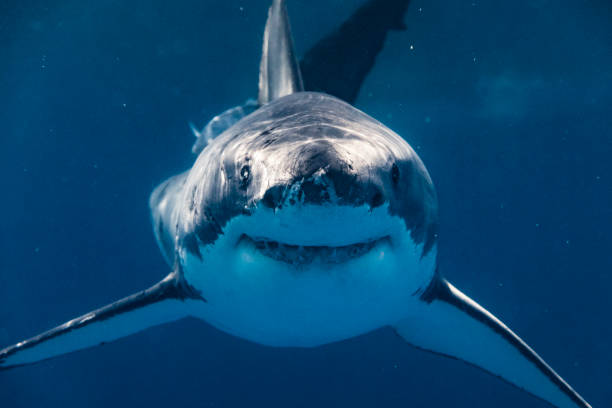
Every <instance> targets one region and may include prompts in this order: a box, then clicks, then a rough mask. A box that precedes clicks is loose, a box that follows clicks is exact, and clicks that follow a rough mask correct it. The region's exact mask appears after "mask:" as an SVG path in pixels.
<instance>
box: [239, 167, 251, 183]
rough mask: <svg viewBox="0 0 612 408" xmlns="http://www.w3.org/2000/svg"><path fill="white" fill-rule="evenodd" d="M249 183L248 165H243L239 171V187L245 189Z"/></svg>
mask: <svg viewBox="0 0 612 408" xmlns="http://www.w3.org/2000/svg"><path fill="white" fill-rule="evenodd" d="M250 181H251V168H250V167H249V165H244V166H242V168H241V169H240V187H241V188H246V187H247V186H248V185H249V182H250Z"/></svg>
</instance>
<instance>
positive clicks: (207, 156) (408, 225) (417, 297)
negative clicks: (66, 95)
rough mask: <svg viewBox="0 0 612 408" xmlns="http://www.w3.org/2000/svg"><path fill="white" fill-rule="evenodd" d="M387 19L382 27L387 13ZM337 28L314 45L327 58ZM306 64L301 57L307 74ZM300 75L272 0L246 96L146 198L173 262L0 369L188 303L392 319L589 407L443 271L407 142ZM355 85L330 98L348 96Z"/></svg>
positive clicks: (339, 334) (225, 320) (225, 322)
mask: <svg viewBox="0 0 612 408" xmlns="http://www.w3.org/2000/svg"><path fill="white" fill-rule="evenodd" d="M375 3H377V2H375V1H374V2H368V3H367V4H366V6H364V9H366V10H367V9H368V7H373V5H374V4H375ZM388 3H390V4H394V5H396V4H399V3H402V4H400V6H395V7H400V9H402V10H405V6H407V2H388ZM361 10H363V9H361ZM356 16H357V19H359V18H360V19H364V18H366V17H367V13H365V14H364V13H363V11H361V14H359V12H358V13H357V14H356ZM379 17H380V16H379ZM393 20H394V22H393V24H390V26H389V27H397V26H398V23H397V21H396V20H397V16H396V15H395V17H394V19H393ZM353 23H354V22H353ZM346 27H348V28H350V27H351V24H350V22H349V23H347V24H345V30H348V31H349V32H352V31H351V30H349V29H348V28H346ZM389 27H387V28H389ZM341 31H342V30H341ZM338 35H339V34H337V35H336V37H334V36H332V37H331V38H332V40H328V41H327V42H324V44H323V45H322V46H321V48H320V49H319V50H318V51H317V50H315V51H314V52H312V53H311V54H312V55H315V56H316V55H317V54H323V55H327V54H326V52H325V50H326V49H327V47H328V45H329V44H330V42H331V43H334V41H333V39H334V38H337V37H338ZM383 39H384V37H383ZM374 47H380V44H378V43H376V44H374ZM368 64H370V63H369V62H367V63H366V64H365V65H366V66H365V68H367V65H368ZM312 65H313V62H312V59H311V60H310V61H309V62H307V63H305V64H302V66H307V67H309V68H308V69H307V70H305V71H307V72H308V71H309V70H310V71H312V69H313V68H312ZM370 65H371V64H370ZM365 68H363V67H360V68H359V70H360V74H359V75H361V78H362V77H363V76H364V75H365V74H366V73H367V69H365ZM313 77H314V76H313ZM315 79H316V77H315ZM319 79H320V81H323V82H321V83H324V82H325V81H324V79H325V76H320V77H319ZM315 82H316V81H315ZM348 82H349V83H350V81H348ZM356 82H357V83H359V82H360V80H358V81H356ZM304 83H308V79H307V78H304V79H303V78H302V72H301V70H300V64H299V63H298V62H297V59H296V57H295V53H294V51H293V44H292V38H291V33H290V29H289V23H288V17H287V12H286V9H285V5H284V2H283V1H280V0H275V1H274V2H273V5H272V7H271V8H270V11H269V15H268V22H267V24H266V30H265V34H264V47H263V55H262V62H261V69H260V81H259V97H258V101H257V104H256V106H254V105H253V103H250V104H249V106H250V108H249V109H242V108H241V109H240V110H232V111H230V112H229V113H228V115H227V116H226V117H223V118H220V119H219V118H217V122H216V123H225V125H224V126H223V128H222V129H221V130H222V131H219V132H217V133H220V134H218V135H213V136H211V135H210V134H208V136H206V138H205V140H203V139H199V140H198V142H197V143H196V146H194V152H196V153H197V154H198V156H197V159H196V161H195V163H194V165H193V167H192V168H191V169H190V170H188V171H186V172H184V173H182V174H179V175H176V176H174V177H171V178H170V179H168V180H166V181H165V182H164V183H162V184H161V185H160V186H159V187H158V188H156V189H155V191H154V192H153V194H152V195H151V199H150V207H151V213H152V220H153V226H154V232H155V235H156V238H157V241H158V243H159V246H160V248H161V251H162V253H163V254H164V257H165V258H166V260H167V262H168V264H169V266H170V267H171V268H172V269H171V270H172V272H171V273H170V274H169V275H168V276H167V277H166V278H164V279H163V280H162V281H161V282H159V283H158V284H156V285H154V286H152V287H151V288H149V289H146V290H144V291H142V292H139V293H136V294H134V295H132V296H128V297H127V298H124V299H122V300H119V301H117V302H114V303H111V304H109V305H108V306H105V307H103V308H101V309H98V310H95V311H93V312H90V313H87V314H85V315H83V316H81V317H79V318H76V319H73V320H71V321H69V322H67V323H65V324H63V325H61V326H59V327H56V328H54V329H52V330H49V331H47V332H44V333H42V334H40V335H38V336H36V337H33V338H31V339H28V340H25V341H22V342H20V343H17V344H15V345H13V346H10V347H7V348H5V349H4V350H1V351H0V369H4V368H10V367H14V366H18V365H24V364H29V363H34V362H36V361H40V360H44V359H47V358H51V357H54V356H57V355H60V354H64V353H68V352H71V351H75V350H79V349H83V348H87V347H91V346H95V345H98V344H101V343H104V342H108V341H112V340H115V339H118V338H121V337H124V336H127V335H129V334H132V333H135V332H138V331H140V330H143V329H146V328H148V327H151V326H154V325H157V324H162V323H167V322H171V321H175V320H177V319H180V318H183V317H186V316H193V317H198V318H200V319H202V320H205V321H206V322H208V323H210V324H212V325H214V326H216V327H217V328H219V329H221V330H222V331H225V332H227V333H230V334H232V335H235V336H238V337H241V338H244V339H248V340H250V341H253V342H257V343H260V344H264V345H269V346H283V347H286V346H289V347H312V346H318V345H321V344H326V343H330V342H334V341H340V340H344V339H347V338H351V337H354V336H357V335H360V334H363V333H367V332H369V331H372V330H376V329H378V328H381V327H385V326H392V327H394V328H395V330H396V332H397V333H398V334H399V335H400V336H401V337H402V338H403V339H405V340H406V341H407V342H408V343H410V344H411V345H413V346H415V347H418V348H421V349H425V350H428V351H431V352H434V353H438V354H443V355H447V356H450V357H454V358H458V359H460V360H463V361H465V362H467V363H470V364H472V365H475V366H478V367H480V368H482V369H484V370H486V371H488V372H490V373H492V374H494V375H496V376H499V377H501V378H502V379H504V380H505V381H507V382H509V383H511V384H513V385H516V386H517V387H519V388H521V389H524V390H526V391H528V392H530V393H531V394H533V395H535V396H537V397H539V398H541V399H543V400H545V401H547V402H549V403H550V404H552V405H554V406H557V407H559V408H575V407H583V408H584V407H589V406H590V405H589V404H588V403H587V402H586V401H585V400H584V399H583V398H582V397H581V396H580V395H578V394H577V393H576V392H575V391H574V390H573V389H572V388H571V387H570V386H569V385H568V384H567V383H566V382H565V381H564V380H563V379H562V378H561V377H560V376H559V375H558V374H557V373H555V372H554V371H553V370H552V369H551V368H550V367H549V366H548V365H547V364H546V363H545V362H544V361H543V360H542V359H541V358H540V357H539V356H538V355H537V354H536V353H535V352H534V351H533V350H532V349H531V348H530V347H529V346H528V345H527V344H526V343H525V342H523V341H522V340H521V339H520V338H519V337H518V336H517V335H516V334H514V333H513V332H512V331H511V330H510V329H509V328H508V327H506V326H505V325H504V324H503V323H502V322H501V321H499V320H498V319H497V318H496V317H495V316H493V315H492V314H491V313H490V312H488V311H487V310H485V309H484V308H482V307H481V306H480V305H478V304H477V303H476V302H474V301H473V300H472V299H470V298H469V297H467V296H466V295H465V294H463V293H462V292H460V291H459V290H458V289H456V288H455V287H454V286H453V285H452V284H450V283H449V282H447V281H446V280H445V279H444V278H443V277H442V276H441V274H440V273H439V271H438V269H437V262H436V258H437V241H438V235H437V230H438V229H437V227H438V215H437V198H436V191H435V188H434V186H433V183H432V180H431V178H430V176H429V174H428V172H427V170H426V168H425V166H424V164H423V162H422V161H421V160H420V158H419V157H418V155H417V154H416V153H415V151H414V150H413V149H412V148H411V147H410V145H409V144H408V143H407V142H406V141H405V140H404V139H402V138H401V137H400V136H399V135H397V134H396V133H395V132H393V131H392V130H390V129H389V128H387V127H386V126H384V125H383V124H382V123H380V122H378V121H377V120H375V119H373V118H371V117H370V116H368V115H367V114H365V113H363V112H361V111H359V110H358V109H356V108H354V107H353V106H351V105H350V104H349V103H347V102H345V101H342V100H341V99H339V98H336V97H334V96H331V95H328V94H325V93H320V92H305V91H304ZM354 88H355V87H354V86H353V87H352V88H350V89H348V88H346V89H344V88H343V89H341V91H340V94H341V96H344V99H350V98H353V97H354V95H356V91H355V89H354ZM249 112H252V113H249ZM228 118H229V119H228ZM232 118H234V119H232ZM221 119H223V120H221ZM225 119H228V120H226V121H224V120H225ZM230 119H231V120H230ZM213 133H214V132H213ZM198 135H199V136H200V137H203V136H202V134H201V132H198Z"/></svg>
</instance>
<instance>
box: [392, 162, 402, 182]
mask: <svg viewBox="0 0 612 408" xmlns="http://www.w3.org/2000/svg"><path fill="white" fill-rule="evenodd" d="M399 178H400V171H399V167H397V164H395V163H393V166H392V167H391V180H393V184H397V183H398V182H399Z"/></svg>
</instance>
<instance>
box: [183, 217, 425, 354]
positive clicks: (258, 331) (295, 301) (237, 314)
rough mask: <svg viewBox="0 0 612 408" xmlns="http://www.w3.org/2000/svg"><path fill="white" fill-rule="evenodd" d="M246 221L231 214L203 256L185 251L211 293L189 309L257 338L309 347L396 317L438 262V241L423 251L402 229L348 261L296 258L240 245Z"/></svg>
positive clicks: (186, 263)
mask: <svg viewBox="0 0 612 408" xmlns="http://www.w3.org/2000/svg"><path fill="white" fill-rule="evenodd" d="M244 220H246V221H247V222H248V221H250V220H249V219H248V217H247V218H244ZM243 228H244V223H242V222H241V221H240V220H238V221H237V222H234V223H233V225H231V226H229V227H228V228H227V229H226V233H225V234H224V235H223V236H222V237H221V238H219V242H217V243H216V244H215V245H214V247H213V248H206V247H203V248H202V249H201V251H202V259H200V258H199V257H197V256H194V255H192V254H190V253H188V252H185V253H184V254H183V262H182V264H183V267H184V273H185V278H186V279H187V281H188V282H189V284H190V285H192V286H193V287H195V288H197V289H198V290H201V293H202V296H203V297H204V298H205V299H206V301H207V302H206V303H202V304H200V305H198V306H197V308H195V309H193V310H192V314H193V315H195V316H196V317H199V318H201V319H203V320H205V321H207V322H209V323H210V324H212V325H213V326H215V327H217V328H219V329H220V330H222V331H225V332H227V333H230V334H233V335H235V336H238V337H241V338H244V339H248V340H251V341H254V342H256V343H260V344H265V345H270V346H300V347H311V346H317V345H321V344H325V343H330V342H334V341H339V340H343V339H347V338H351V337H354V336H356V335H360V334H364V333H367V332H369V331H372V330H375V329H377V328H380V327H383V326H386V325H391V324H394V323H396V322H398V321H399V320H401V319H402V318H404V317H405V316H407V315H409V314H410V310H411V309H412V308H413V305H412V304H411V302H412V301H414V302H418V296H416V297H414V300H411V294H414V293H415V292H418V291H419V289H423V288H425V287H426V286H427V285H428V283H429V282H430V281H431V279H432V277H433V274H434V270H435V259H436V250H435V248H433V249H432V250H430V251H429V252H428V253H427V254H426V255H425V256H422V253H423V251H422V247H423V245H422V244H421V245H418V244H415V243H414V242H413V241H412V239H411V238H410V235H409V234H405V233H404V234H402V236H401V237H396V238H395V239H394V240H393V241H391V240H381V241H380V242H378V243H377V244H376V245H374V246H373V247H372V248H371V249H369V251H368V252H367V253H365V254H363V255H361V256H358V257H356V258H354V259H350V260H348V261H346V262H341V263H329V262H323V261H320V260H314V261H313V262H310V263H308V264H298V265H292V264H290V263H287V262H282V261H278V260H275V259H273V258H271V257H268V256H266V255H264V254H262V253H261V252H260V251H258V250H257V249H256V248H255V247H254V246H252V245H237V244H236V241H237V240H238V238H239V233H238V232H237V231H243V230H244V229H243Z"/></svg>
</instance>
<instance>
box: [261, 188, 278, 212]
mask: <svg viewBox="0 0 612 408" xmlns="http://www.w3.org/2000/svg"><path fill="white" fill-rule="evenodd" d="M282 197H283V192H282V188H281V187H278V186H277V187H272V188H269V189H268V191H266V193H265V194H264V196H263V198H262V199H261V202H262V204H263V205H264V206H266V207H268V208H272V209H275V208H278V207H280V206H281V200H282Z"/></svg>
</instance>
